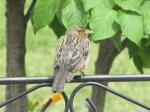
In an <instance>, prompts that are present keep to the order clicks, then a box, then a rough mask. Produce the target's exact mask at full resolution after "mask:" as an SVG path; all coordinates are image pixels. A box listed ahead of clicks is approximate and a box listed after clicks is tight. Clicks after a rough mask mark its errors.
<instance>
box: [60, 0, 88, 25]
mask: <svg viewBox="0 0 150 112" xmlns="http://www.w3.org/2000/svg"><path fill="white" fill-rule="evenodd" d="M88 16H89V15H88V13H87V12H85V11H84V7H83V4H82V2H81V1H80V0H66V2H65V3H64V6H63V10H62V22H63V24H64V26H65V27H66V28H68V27H71V26H73V25H78V26H84V27H85V26H86V25H87V23H88Z"/></svg>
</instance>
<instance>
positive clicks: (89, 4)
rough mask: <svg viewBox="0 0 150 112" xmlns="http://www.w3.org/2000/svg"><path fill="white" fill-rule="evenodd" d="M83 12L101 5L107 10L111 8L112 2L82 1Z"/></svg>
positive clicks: (101, 0)
mask: <svg viewBox="0 0 150 112" xmlns="http://www.w3.org/2000/svg"><path fill="white" fill-rule="evenodd" d="M82 2H83V5H84V9H85V11H89V10H90V9H92V8H94V7H96V6H97V5H102V6H104V7H107V8H112V7H113V6H114V1H113V0H82Z"/></svg>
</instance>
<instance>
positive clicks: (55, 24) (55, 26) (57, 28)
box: [49, 16, 66, 38]
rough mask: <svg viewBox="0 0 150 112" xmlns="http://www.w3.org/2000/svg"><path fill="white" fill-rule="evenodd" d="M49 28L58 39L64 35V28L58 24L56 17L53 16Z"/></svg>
mask: <svg viewBox="0 0 150 112" xmlns="http://www.w3.org/2000/svg"><path fill="white" fill-rule="evenodd" d="M49 27H50V28H52V29H53V31H54V33H55V34H56V35H57V37H58V38H59V37H61V36H62V35H64V34H65V31H66V28H65V27H64V25H62V24H61V23H60V21H59V20H58V17H57V16H55V18H54V20H53V21H52V23H51V24H50V25H49Z"/></svg>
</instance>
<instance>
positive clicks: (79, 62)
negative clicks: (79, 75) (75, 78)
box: [69, 46, 84, 73]
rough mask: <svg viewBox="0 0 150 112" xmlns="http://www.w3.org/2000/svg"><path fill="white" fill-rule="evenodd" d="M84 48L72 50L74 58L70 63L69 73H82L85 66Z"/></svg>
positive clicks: (72, 57)
mask: <svg viewBox="0 0 150 112" xmlns="http://www.w3.org/2000/svg"><path fill="white" fill-rule="evenodd" d="M83 61H84V60H83V48H82V47H81V46H80V47H78V48H75V49H74V50H72V56H71V58H70V63H69V71H70V72H72V73H75V72H78V71H80V69H81V68H82V66H83V63H84V62H83Z"/></svg>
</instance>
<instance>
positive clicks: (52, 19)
mask: <svg viewBox="0 0 150 112" xmlns="http://www.w3.org/2000/svg"><path fill="white" fill-rule="evenodd" d="M149 8H150V1H149V0H93V1H92V0H38V1H37V3H36V5H35V7H34V11H33V15H32V24H33V29H34V31H35V32H37V31H38V30H39V29H41V28H43V27H45V26H46V25H49V26H50V28H52V29H53V30H54V32H55V33H56V35H57V36H58V37H60V36H61V35H63V34H64V33H65V30H66V29H67V28H68V27H70V26H72V25H79V26H84V27H87V26H89V27H90V28H91V29H92V30H93V31H94V34H93V35H92V40H93V41H97V40H103V39H106V38H112V39H113V40H114V42H115V45H116V46H117V48H118V49H120V47H121V40H122V39H121V37H122V36H121V35H124V36H125V37H126V38H127V39H128V40H129V41H128V43H127V48H128V49H129V53H130V57H131V58H133V61H134V63H135V65H136V67H137V68H138V69H139V70H140V72H143V70H142V69H143V67H150V54H149V48H150V44H148V43H150V10H149ZM120 32H121V33H120ZM117 34H119V36H118V37H117V36H116V35H117ZM120 34H121V35H120ZM145 39H146V42H145ZM143 40H144V42H143ZM145 45H146V46H145Z"/></svg>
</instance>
